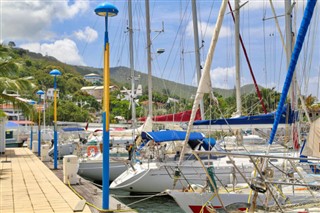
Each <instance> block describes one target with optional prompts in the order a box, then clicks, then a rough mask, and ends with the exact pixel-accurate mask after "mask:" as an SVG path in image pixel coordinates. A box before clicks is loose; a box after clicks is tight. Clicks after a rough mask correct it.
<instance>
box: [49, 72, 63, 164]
mask: <svg viewBox="0 0 320 213" xmlns="http://www.w3.org/2000/svg"><path fill="white" fill-rule="evenodd" d="M50 75H51V76H54V87H53V89H54V92H53V121H54V129H53V141H54V142H53V168H54V169H57V168H58V133H57V76H59V75H61V72H60V71H59V70H56V69H54V70H52V71H51V72H50Z"/></svg>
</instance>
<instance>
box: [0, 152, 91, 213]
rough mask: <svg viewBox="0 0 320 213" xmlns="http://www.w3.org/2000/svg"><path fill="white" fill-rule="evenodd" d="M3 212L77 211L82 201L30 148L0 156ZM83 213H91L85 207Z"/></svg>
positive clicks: (0, 195) (0, 209) (64, 212)
mask: <svg viewBox="0 0 320 213" xmlns="http://www.w3.org/2000/svg"><path fill="white" fill-rule="evenodd" d="M0 197H1V200H0V212H6V213H10V212H37V213H38V212H46V213H47V212H63V213H67V212H74V208H75V207H76V205H77V204H78V202H79V201H80V198H79V197H78V196H77V195H76V194H74V193H73V192H72V191H71V190H70V189H69V188H68V186H66V185H65V184H64V183H63V182H62V181H61V180H59V178H58V177H57V176H56V175H55V174H54V173H53V172H52V171H51V170H50V169H49V168H48V167H47V166H46V165H44V164H43V163H42V162H41V161H40V160H39V159H38V158H37V157H36V156H35V155H34V154H33V153H32V152H31V151H30V150H29V149H28V148H7V149H6V152H5V154H4V155H0ZM82 212H91V211H90V209H89V207H88V206H85V207H84V209H83V211H82Z"/></svg>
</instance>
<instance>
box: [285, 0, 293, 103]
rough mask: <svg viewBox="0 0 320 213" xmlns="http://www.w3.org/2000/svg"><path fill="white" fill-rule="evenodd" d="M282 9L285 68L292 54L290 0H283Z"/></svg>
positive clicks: (291, 89) (291, 91)
mask: <svg viewBox="0 0 320 213" xmlns="http://www.w3.org/2000/svg"><path fill="white" fill-rule="evenodd" d="M284 2H285V3H284V4H285V5H284V10H285V13H286V14H285V34H286V53H287V54H286V55H287V68H288V67H289V64H290V59H291V54H292V18H291V0H285V1H284ZM294 83H295V73H294V76H293V80H292V83H291V87H290V94H291V104H292V107H294V105H293V103H294V99H295V98H294V89H295V85H294Z"/></svg>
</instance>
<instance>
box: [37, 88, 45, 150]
mask: <svg viewBox="0 0 320 213" xmlns="http://www.w3.org/2000/svg"><path fill="white" fill-rule="evenodd" d="M36 94H37V95H38V96H39V99H38V156H40V155H41V107H40V103H41V95H43V94H44V92H43V91H42V90H38V91H37V93H36Z"/></svg>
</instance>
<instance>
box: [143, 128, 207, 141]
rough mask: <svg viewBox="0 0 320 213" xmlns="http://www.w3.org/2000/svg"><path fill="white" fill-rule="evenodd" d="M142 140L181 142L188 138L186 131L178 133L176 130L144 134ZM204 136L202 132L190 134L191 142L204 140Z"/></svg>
mask: <svg viewBox="0 0 320 213" xmlns="http://www.w3.org/2000/svg"><path fill="white" fill-rule="evenodd" d="M141 137H142V139H149V140H154V141H155V142H165V141H179V140H180V141H181V140H184V139H185V138H186V131H176V130H164V131H157V132H142V134H141ZM204 138H205V137H204V135H203V134H202V133H200V132H192V133H190V138H189V140H202V139H204Z"/></svg>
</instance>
